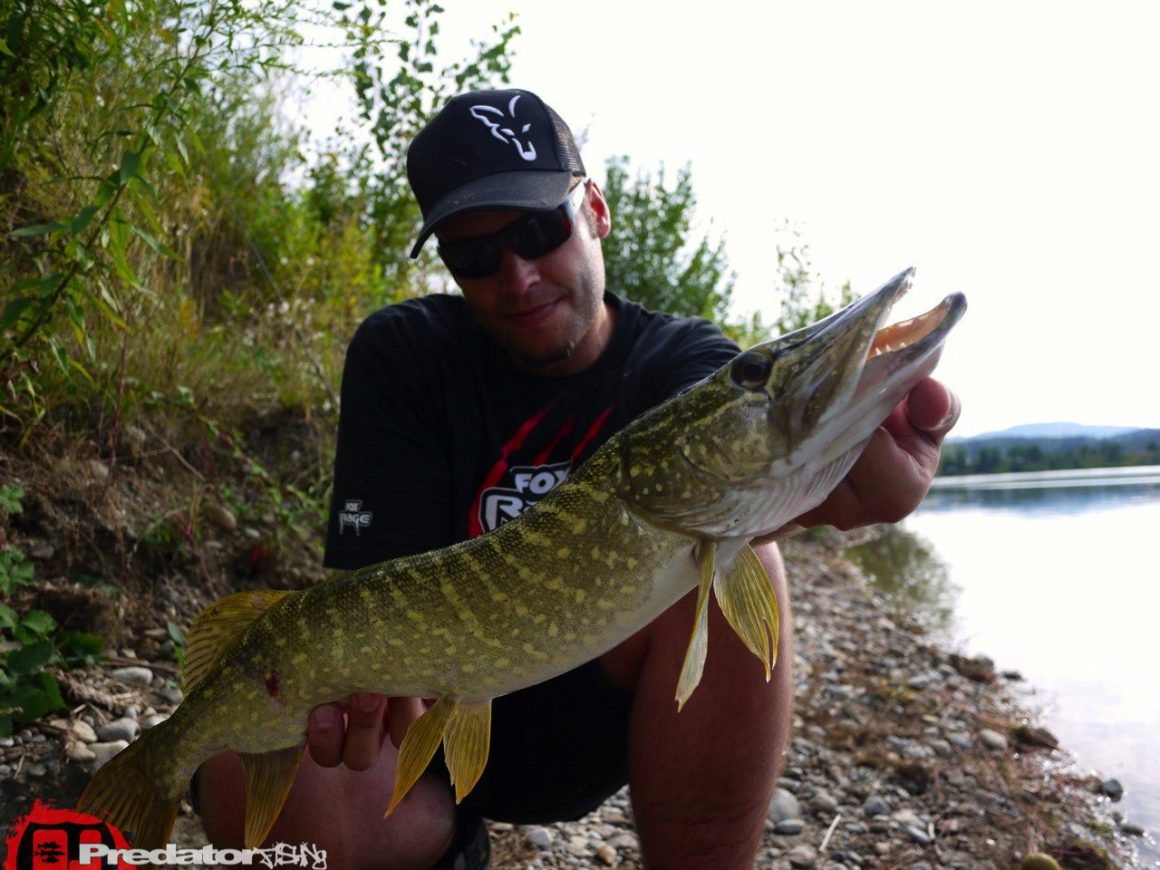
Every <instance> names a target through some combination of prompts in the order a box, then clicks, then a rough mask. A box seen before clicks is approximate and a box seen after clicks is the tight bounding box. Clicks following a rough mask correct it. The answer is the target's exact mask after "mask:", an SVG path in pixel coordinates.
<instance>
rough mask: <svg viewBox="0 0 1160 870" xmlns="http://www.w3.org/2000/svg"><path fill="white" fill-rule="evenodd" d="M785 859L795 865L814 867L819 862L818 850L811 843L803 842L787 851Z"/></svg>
mask: <svg viewBox="0 0 1160 870" xmlns="http://www.w3.org/2000/svg"><path fill="white" fill-rule="evenodd" d="M785 859H786V860H787V861H789V863H790V865H792V866H794V867H813V866H814V865H815V864H817V863H818V850H817V849H815V848H814V847H813V846H811V845H810V844H809V843H802V844H801V845H799V846H794V847H793V848H792V849H790V850H789V851H788V852H786V853H785Z"/></svg>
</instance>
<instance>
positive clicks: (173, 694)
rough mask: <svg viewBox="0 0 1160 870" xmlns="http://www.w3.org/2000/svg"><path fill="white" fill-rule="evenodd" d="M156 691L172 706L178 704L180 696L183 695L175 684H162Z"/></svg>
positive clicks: (182, 696)
mask: <svg viewBox="0 0 1160 870" xmlns="http://www.w3.org/2000/svg"><path fill="white" fill-rule="evenodd" d="M156 692H157V694H158V695H160V696H161V697H162V698H164V699H165V700H166V701H168V702H169V703H170V704H173V705H174V706H177V705H178V704H180V703H181V700H182V698H184V697H185V695H184V693H183V692H182V691H181V689H179V688H177V686H163V687H162V688H160V689H157V690H156Z"/></svg>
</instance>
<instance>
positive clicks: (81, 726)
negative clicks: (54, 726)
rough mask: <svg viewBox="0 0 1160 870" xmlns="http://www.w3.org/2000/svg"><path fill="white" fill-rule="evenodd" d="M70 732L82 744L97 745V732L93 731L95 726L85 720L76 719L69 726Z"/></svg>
mask: <svg viewBox="0 0 1160 870" xmlns="http://www.w3.org/2000/svg"><path fill="white" fill-rule="evenodd" d="M69 730H70V731H71V732H72V733H73V736H74V737H76V739H77V740H80V741H81V742H82V743H96V742H97V732H96V731H94V730H93V726H92V725H90V724H89V723H88V722H86V721H85V720H84V719H75V720H74V721H72V722H71V723H70V724H69Z"/></svg>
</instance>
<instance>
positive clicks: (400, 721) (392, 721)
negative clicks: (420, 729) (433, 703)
mask: <svg viewBox="0 0 1160 870" xmlns="http://www.w3.org/2000/svg"><path fill="white" fill-rule="evenodd" d="M426 709H427V708H426V707H425V706H424V705H423V699H422V698H391V700H390V701H389V702H388V704H387V730H388V731H389V732H390V734H391V742H392V743H394V744H395V746H396V747H398V746H401V745H402V743H403V737H404V736H406V734H407V729H408V728H410V727H411V723H413V722H414V721H415V720H416V719H418V718H419V717H420V716H422V715H423V713H424V712H425V711H426Z"/></svg>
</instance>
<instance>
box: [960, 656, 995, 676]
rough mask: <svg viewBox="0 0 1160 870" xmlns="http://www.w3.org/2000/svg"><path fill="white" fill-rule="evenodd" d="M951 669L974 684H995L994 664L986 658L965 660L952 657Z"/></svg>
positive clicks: (978, 657)
mask: <svg viewBox="0 0 1160 870" xmlns="http://www.w3.org/2000/svg"><path fill="white" fill-rule="evenodd" d="M950 663H951V667H953V668H954V669H955V670H956V671H958V672H959V673H960V674H962V675H963V676H964V677H966V678H967V679H968V680H973V681H974V682H976V683H993V682H995V663H994V662H993V661H991V659H989V658H987V657H986V656H976V657H975V658H967V657H966V656H959V655H952V656H951V657H950Z"/></svg>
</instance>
